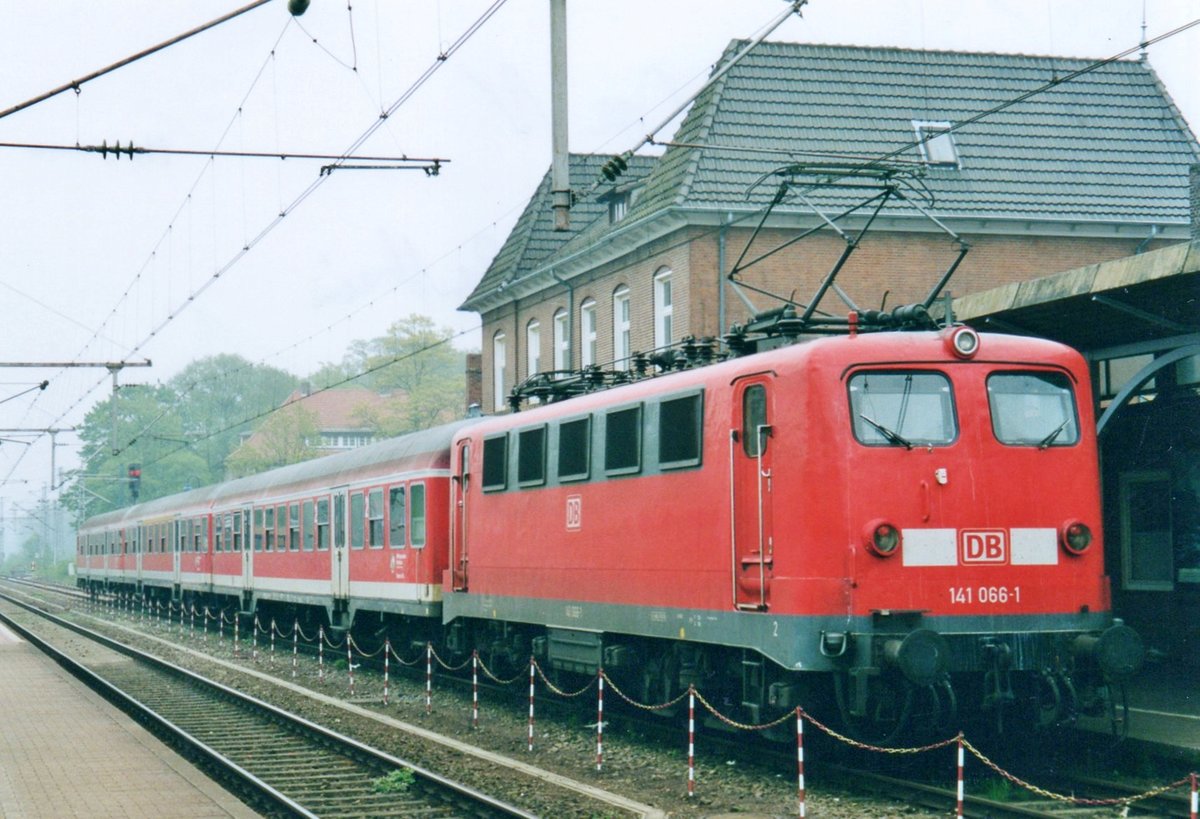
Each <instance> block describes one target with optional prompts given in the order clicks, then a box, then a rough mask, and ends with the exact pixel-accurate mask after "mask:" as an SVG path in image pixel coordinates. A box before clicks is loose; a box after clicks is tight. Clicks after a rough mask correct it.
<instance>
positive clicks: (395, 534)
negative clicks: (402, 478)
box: [388, 486, 408, 549]
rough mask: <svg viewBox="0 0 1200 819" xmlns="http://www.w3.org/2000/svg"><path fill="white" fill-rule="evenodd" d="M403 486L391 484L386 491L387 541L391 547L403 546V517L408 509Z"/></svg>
mask: <svg viewBox="0 0 1200 819" xmlns="http://www.w3.org/2000/svg"><path fill="white" fill-rule="evenodd" d="M406 500H407V496H406V495H405V492H404V487H403V486H393V487H392V488H391V490H390V492H389V493H388V543H389V544H391V547H392V548H393V549H402V548H404V534H405V531H404V530H405V524H406V521H405V518H406V517H407V516H408V509H407V505H408V504H406V503H405V501H406Z"/></svg>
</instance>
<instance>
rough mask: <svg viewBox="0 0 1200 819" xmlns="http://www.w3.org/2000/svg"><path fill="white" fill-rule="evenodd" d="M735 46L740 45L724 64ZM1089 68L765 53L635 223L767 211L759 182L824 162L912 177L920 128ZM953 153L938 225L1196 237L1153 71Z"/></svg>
mask: <svg viewBox="0 0 1200 819" xmlns="http://www.w3.org/2000/svg"><path fill="white" fill-rule="evenodd" d="M742 45H743V43H740V42H734V43H731V44H730V46H729V48H728V49H727V51H726V53H725V55H724V57H723V59H722V63H723V62H724V61H726V60H728V59H729V58H730V56H731V55H732V54H733V53H735V52H736V51H737V50H738V49H740V48H741V47H742ZM1092 62H1093V61H1091V60H1083V59H1067V58H1062V57H1030V56H1021V55H1005V54H968V53H956V52H928V51H912V50H905V49H896V48H859V47H851V46H821V45H806V44H794V43H762V44H760V45H759V46H758V47H757V48H755V49H754V51H752V52H751V53H750V54H749V55H747V56H746V57H744V58H743V59H742V61H741V62H740V63H739V64H738V65H736V66H735V67H734V68H733V69H732V70H730V72H729V73H728V74H726V75H725V77H723V78H722V79H721V80H720V81H719V82H717V83H716V84H714V85H713V86H712V87H711V88H710V89H708V90H707V91H706V92H705V94H704V95H702V96H701V97H700V98H699V99H698V100H697V101H696V103H695V104H694V105H693V106H692V109H691V111H690V112H689V114H688V116H687V117H686V118H685V120H684V122H683V124H682V125H681V127H680V130H679V133H678V134H676V136H675V137H674V139H673V140H672V141H673V142H676V143H688V144H702V145H706V146H713V147H707V148H703V149H701V148H683V147H674V148H670V149H668V151H667V152H666V154H665V156H664V157H663V159H662V161H661V162H660V163H659V165H658V167H656V168H655V170H654V171H653V173H652V174H651V175H650V177H649V179H648V180H647V187H646V193H645V195H644V196H643V197H642V199H641V200H640V201H639V203H638V205H637V208H636V209H635V211H634V212H633V213H631V214H630V216H631V217H637V216H638V215H645V214H649V213H652V212H653V211H655V210H657V209H661V208H664V207H669V206H672V205H674V206H681V207H688V208H692V209H713V210H724V209H727V208H740V209H743V210H744V209H745V208H746V207H747V205H754V206H760V205H762V204H764V203H765V202H766V201H767V200H768V199H769V197H770V196H771V195H772V194H773V193H774V189H775V186H774V184H773V183H771V182H767V183H766V184H762V185H760V186H759V187H758V188H757V189H754V190H753V191H752V192H751V188H752V185H753V183H754V182H755V181H756V180H758V179H760V178H761V177H762V176H763V175H764V174H769V173H770V172H772V171H773V170H775V169H777V168H779V167H780V166H782V165H785V164H787V163H789V162H791V161H814V162H817V161H821V159H822V157H821V156H819V155H820V154H842V155H856V156H868V157H879V156H883V155H885V154H890V153H891V152H893V151H896V150H897V149H904V148H905V146H910V147H907V148H906V149H905V150H903V151H902V152H901V153H899V154H898V155H897V157H896V158H897V159H907V160H910V161H915V160H918V159H919V154H918V149H917V148H916V147H915V145H914V144H913V143H914V139H915V134H914V130H913V122H914V120H915V121H926V122H935V121H936V122H950V123H960V122H963V121H965V120H967V119H969V118H971V117H973V116H976V115H978V114H980V113H982V112H984V111H987V110H989V109H991V108H993V107H995V106H998V105H1000V104H1002V103H1005V102H1008V101H1010V100H1013V99H1014V98H1016V97H1019V96H1020V95H1022V94H1025V93H1027V92H1030V91H1032V90H1034V89H1037V88H1040V87H1041V86H1043V85H1045V84H1046V83H1049V82H1051V81H1052V80H1054V79H1056V78H1057V79H1061V78H1063V77H1065V76H1066V75H1068V74H1071V73H1073V72H1076V71H1079V70H1081V69H1083V68H1085V67H1087V66H1089V65H1091V64H1092ZM953 139H954V141H955V143H956V146H957V149H958V155H959V159H960V163H961V167H959V168H953V167H937V166H932V167H929V168H927V169H925V173H924V177H923V183H924V185H925V186H927V187H928V189H929V191H930V192H931V193H932V194H933V196H934V198H935V203H936V213H937V214H938V215H939V216H943V217H946V216H967V217H983V218H1020V219H1038V218H1045V219H1055V220H1068V221H1094V220H1105V221H1114V220H1115V221H1120V220H1137V221H1141V222H1146V221H1160V222H1174V223H1186V222H1187V221H1188V198H1187V168H1188V166H1189V165H1190V164H1191V163H1194V162H1196V161H1197V158H1198V157H1200V151H1198V149H1197V144H1196V141H1195V137H1194V136H1192V134H1191V133H1190V131H1189V130H1188V128H1187V124H1186V123H1185V122H1184V121H1183V119H1182V117H1181V116H1180V114H1179V112H1178V110H1176V108H1175V106H1174V104H1173V103H1172V102H1171V100H1170V97H1169V96H1168V95H1167V93H1166V91H1165V89H1163V87H1162V86H1161V84H1160V83H1159V81H1158V78H1157V75H1156V74H1155V73H1154V71H1153V69H1151V68H1150V66H1149V65H1148V64H1147V63H1143V62H1137V61H1117V62H1113V63H1110V64H1107V65H1104V66H1101V67H1099V68H1097V69H1096V70H1094V71H1091V72H1089V73H1086V74H1083V75H1081V76H1079V77H1077V78H1075V79H1072V80H1070V81H1069V82H1064V83H1062V84H1060V85H1057V86H1055V87H1053V88H1051V89H1049V90H1047V91H1044V92H1042V93H1039V94H1036V95H1034V96H1031V97H1030V98H1029V99H1028V100H1026V101H1023V102H1019V103H1017V104H1015V105H1013V106H1011V107H1008V108H1006V109H1005V110H1003V111H1000V112H998V113H996V114H993V115H991V116H988V117H986V118H984V119H982V120H980V121H978V122H975V123H971V124H969V125H966V126H964V127H962V128H961V129H960V130H957V131H955V133H954V136H953ZM721 147H726V148H729V147H737V148H767V149H773V150H780V149H783V150H789V151H795V152H796V157H795V159H794V160H793V159H789V158H788V157H786V156H784V155H761V154H755V153H752V152H733V151H722V150H720V148H721ZM802 152H812V154H816V155H817V156H814V155H812V154H805V153H802ZM826 159H828V157H826ZM748 193H749V196H748ZM829 199H830V200H831V201H838V200H839V199H840V197H838V196H832V197H829ZM784 204H785V207H786V206H787V203H786V202H785V203H784Z"/></svg>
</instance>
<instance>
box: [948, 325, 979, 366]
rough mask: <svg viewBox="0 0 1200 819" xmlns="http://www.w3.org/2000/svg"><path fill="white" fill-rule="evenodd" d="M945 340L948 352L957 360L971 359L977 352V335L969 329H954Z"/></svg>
mask: <svg viewBox="0 0 1200 819" xmlns="http://www.w3.org/2000/svg"><path fill="white" fill-rule="evenodd" d="M945 338H946V346H947V347H949V348H950V352H951V353H953V354H954V355H956V356H958V357H959V358H971V357H972V356H974V355H975V354H976V353H977V352H979V333H977V332H975V331H974V330H972V329H971V328H970V327H955V328H954V330H952V331H951V332H950V335H948V336H946V337H945Z"/></svg>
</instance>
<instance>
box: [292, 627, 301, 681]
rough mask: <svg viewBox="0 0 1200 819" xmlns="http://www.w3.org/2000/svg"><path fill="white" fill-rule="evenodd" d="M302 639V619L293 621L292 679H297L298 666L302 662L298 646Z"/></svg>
mask: <svg viewBox="0 0 1200 819" xmlns="http://www.w3.org/2000/svg"><path fill="white" fill-rule="evenodd" d="M299 641H300V621H299V620H293V621H292V679H293V680H294V679H296V666H297V665H298V664H299V662H300V657H299V655H298V654H297V647H298V643H299Z"/></svg>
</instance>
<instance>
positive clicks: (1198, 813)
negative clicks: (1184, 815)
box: [1191, 774, 1200, 819]
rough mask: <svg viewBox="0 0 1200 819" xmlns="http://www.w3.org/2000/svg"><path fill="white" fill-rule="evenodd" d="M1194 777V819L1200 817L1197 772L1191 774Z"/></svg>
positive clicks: (1199, 818)
mask: <svg viewBox="0 0 1200 819" xmlns="http://www.w3.org/2000/svg"><path fill="white" fill-rule="evenodd" d="M1191 779H1192V819H1200V797H1198V796H1197V793H1198V792H1197V790H1196V779H1197V777H1196V774H1192V775H1191Z"/></svg>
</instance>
